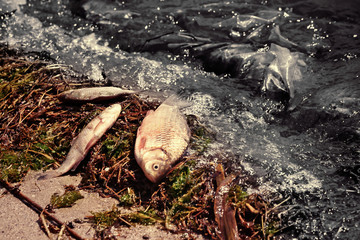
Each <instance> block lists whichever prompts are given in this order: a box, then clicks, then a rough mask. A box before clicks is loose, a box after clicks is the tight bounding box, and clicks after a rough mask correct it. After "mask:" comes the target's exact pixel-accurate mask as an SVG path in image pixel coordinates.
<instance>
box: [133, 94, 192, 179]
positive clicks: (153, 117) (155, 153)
mask: <svg viewBox="0 0 360 240" xmlns="http://www.w3.org/2000/svg"><path fill="white" fill-rule="evenodd" d="M186 106H189V103H187V102H185V101H183V100H181V99H179V97H177V96H176V95H172V96H170V97H169V98H168V99H166V100H165V101H164V102H163V103H162V104H161V105H160V106H159V107H158V108H157V109H156V110H155V111H153V110H150V111H148V112H147V114H146V116H145V118H144V120H143V122H142V124H141V126H140V127H139V129H138V131H137V137H136V142H135V158H136V161H137V163H138V164H139V166H140V167H141V169H142V170H143V172H144V174H145V176H146V177H147V178H148V179H149V180H150V181H151V182H153V183H156V182H158V181H160V180H161V179H162V178H163V177H164V176H165V175H166V174H167V173H168V172H169V170H171V168H172V166H173V165H174V164H175V163H176V161H177V160H178V159H179V158H180V157H181V156H182V154H183V153H184V151H185V149H186V148H187V146H188V144H189V141H190V129H189V126H188V125H187V122H186V119H185V116H184V115H183V114H182V113H181V112H180V108H182V107H186Z"/></svg>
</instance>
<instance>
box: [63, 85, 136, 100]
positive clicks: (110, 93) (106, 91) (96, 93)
mask: <svg viewBox="0 0 360 240" xmlns="http://www.w3.org/2000/svg"><path fill="white" fill-rule="evenodd" d="M137 92H138V91H133V90H124V89H121V88H118V87H92V88H79V89H73V90H68V91H65V92H63V93H60V94H59V95H58V98H59V99H60V100H61V101H78V102H90V101H103V100H111V99H115V98H119V97H121V96H123V95H128V94H134V93H137Z"/></svg>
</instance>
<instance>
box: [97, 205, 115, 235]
mask: <svg viewBox="0 0 360 240" xmlns="http://www.w3.org/2000/svg"><path fill="white" fill-rule="evenodd" d="M91 214H92V215H93V221H94V224H95V226H96V230H97V231H102V230H104V229H106V228H108V227H111V226H113V225H114V224H115V222H116V221H117V220H118V219H119V217H120V215H121V213H120V210H119V209H117V208H116V207H113V209H112V210H110V211H103V212H91Z"/></svg>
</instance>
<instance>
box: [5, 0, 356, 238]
mask: <svg viewBox="0 0 360 240" xmlns="http://www.w3.org/2000/svg"><path fill="white" fill-rule="evenodd" d="M359 6H360V4H359V3H358V2H356V1H350V0H342V1H340V0H332V1H326V0H317V1H306V0H298V1H296V0H293V1H285V0H282V1H281V0H278V1H264V0H263V1H260V0H259V1H257V0H251V1H250V0H249V1H226V2H223V1H196V0H188V1H175V0H174V1H162V0H159V1H156V0H152V1H145V0H137V1H129V2H127V1H123V2H121V1H110V0H109V1H100V0H89V1H70V0H57V1H55V0H48V1H35V0H28V1H25V0H18V1H11V0H8V1H7V0H1V1H0V13H1V15H0V16H1V18H0V23H1V30H0V33H1V37H0V40H1V42H6V43H8V44H9V45H10V46H12V47H17V48H22V49H24V50H25V51H27V52H32V53H33V54H34V55H37V56H38V57H41V58H46V59H53V60H55V61H56V62H57V63H64V64H66V65H70V66H72V69H73V70H74V71H75V72H76V73H77V74H78V75H83V76H87V77H88V78H90V79H93V80H95V81H98V82H103V83H105V82H106V83H109V82H110V83H112V84H113V85H117V86H126V87H129V88H134V89H142V90H147V91H148V92H158V93H157V95H156V96H166V95H169V94H170V92H181V93H182V94H183V95H184V96H187V97H188V98H189V99H191V101H192V102H193V105H192V107H190V108H188V109H187V110H186V113H187V114H195V115H197V116H199V117H200V119H201V120H202V121H203V122H204V123H206V124H207V125H208V126H209V128H211V129H212V130H213V131H214V132H215V133H216V142H215V143H213V144H212V146H211V148H210V150H209V152H208V154H209V155H218V154H219V153H221V154H222V155H223V156H224V158H228V159H230V160H229V162H228V163H227V166H229V167H230V168H231V169H232V170H233V171H245V172H246V174H248V175H251V178H252V179H255V180H256V181H255V182H252V183H249V184H248V187H249V191H258V190H261V191H268V192H277V193H278V194H280V195H281V196H282V197H283V198H284V199H285V198H286V197H291V200H290V201H289V202H288V204H289V205H290V207H289V209H290V210H289V211H288V212H287V213H284V215H283V218H284V221H286V222H287V225H289V226H290V227H289V229H290V231H286V232H285V233H284V234H283V235H282V236H281V237H282V238H285V239H288V238H298V239H357V236H360V230H359V224H360V207H359V203H360V185H359V181H360V160H359V153H360V150H359V143H360V123H359V122H360V121H359V120H360V117H359V107H360V104H359V100H360V82H359V75H360V61H359V58H358V56H359V54H360V39H359V38H360V26H359V21H360V17H359V16H360V14H359V13H360V10H359V8H360V7H359ZM14 10H16V11H14ZM251 16H256V17H251ZM276 30H279V31H280V33H281V36H282V37H284V39H285V40H284V39H281V38H279V35H276ZM274 34H275V36H276V37H277V38H274ZM234 44H239V45H234ZM240 44H241V48H238V46H240ZM271 44H276V45H279V46H282V47H284V48H285V49H289V50H290V51H291V52H289V54H290V56H292V57H294V56H295V55H296V57H297V58H296V59H297V60H298V63H299V64H300V63H301V64H300V65H299V66H301V67H299V69H301V72H302V75H301V78H300V79H298V80H297V81H293V82H288V83H287V84H288V85H287V86H288V87H287V89H285V91H275V92H271V91H265V92H264V91H262V90H261V89H262V87H263V86H264V85H263V83H264V81H265V75H264V73H265V74H266V73H267V71H268V70H267V69H268V68H270V66H269V64H270V62H266V59H267V58H268V57H269V56H270V57H271V58H273V57H274V54H273V55H271V54H270V53H271V49H272V47H271ZM234 46H235V47H234ZM230 47H231V48H230ZM221 49H223V50H221ZM230 49H235V50H236V51H238V52H236V51H235V54H234V57H233V58H231V59H230V58H229V55H226V54H224V53H225V52H226V53H230ZM239 49H243V50H239ZM269 49H270V50H269ZM220 50H221V51H220ZM245 53H246V54H247V55H246V56H250V55H251V56H253V54H254V53H256V54H255V55H256V56H260V57H259V58H256V59H255V58H246V57H244V56H245V55H244V54H245ZM221 54H223V55H221ZM268 54H270V55H268ZM279 56H284V55H279ZM247 59H250V60H249V61H248V60H247ZM254 59H255V60H254ZM259 59H260V60H259ZM264 59H265V60H264ZM278 60H279V61H281V60H282V58H281V57H280V58H279V59H278ZM260 63H261V64H263V65H261V64H260ZM285 63H286V62H285ZM259 69H260V70H259ZM264 69H265V70H264ZM297 76H299V75H297ZM290 83H291V84H292V85H291V84H290ZM289 84H290V85H289ZM285 85H286V84H285ZM289 86H290V87H289ZM286 91H287V92H286ZM290 91H293V92H294V94H293V95H294V96H291V93H289V92H290ZM163 98H164V97H163ZM211 159H214V158H211Z"/></svg>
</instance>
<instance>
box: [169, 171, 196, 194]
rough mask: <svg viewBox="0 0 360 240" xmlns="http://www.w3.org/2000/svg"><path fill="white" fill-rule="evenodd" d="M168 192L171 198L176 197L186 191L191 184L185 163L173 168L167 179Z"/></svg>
mask: <svg viewBox="0 0 360 240" xmlns="http://www.w3.org/2000/svg"><path fill="white" fill-rule="evenodd" d="M168 181H169V183H168V186H169V190H168V193H169V195H170V197H171V198H173V199H174V198H177V197H179V196H182V195H183V194H185V193H186V192H187V190H188V189H190V188H191V186H192V185H193V181H192V177H191V174H190V168H189V167H188V166H186V165H184V166H182V167H181V168H180V169H177V170H175V171H174V172H173V173H172V174H171V175H170V176H169V179H168Z"/></svg>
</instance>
